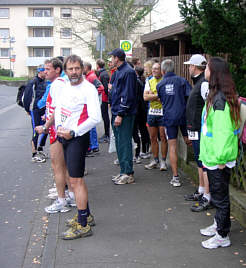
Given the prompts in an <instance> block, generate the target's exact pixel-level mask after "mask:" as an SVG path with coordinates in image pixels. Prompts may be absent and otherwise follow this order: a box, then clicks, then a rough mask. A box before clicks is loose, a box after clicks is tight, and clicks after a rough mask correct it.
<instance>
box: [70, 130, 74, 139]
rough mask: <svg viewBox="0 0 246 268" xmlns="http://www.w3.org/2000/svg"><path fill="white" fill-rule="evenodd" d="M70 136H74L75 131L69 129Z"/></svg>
mask: <svg viewBox="0 0 246 268" xmlns="http://www.w3.org/2000/svg"><path fill="white" fill-rule="evenodd" d="M69 133H70V136H71V137H72V138H74V137H75V132H74V131H73V130H70V132H69Z"/></svg>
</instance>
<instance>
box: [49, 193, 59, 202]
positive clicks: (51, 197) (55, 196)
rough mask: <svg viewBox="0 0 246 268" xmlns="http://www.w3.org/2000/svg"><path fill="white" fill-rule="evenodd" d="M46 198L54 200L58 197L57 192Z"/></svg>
mask: <svg viewBox="0 0 246 268" xmlns="http://www.w3.org/2000/svg"><path fill="white" fill-rule="evenodd" d="M47 197H48V198H49V199H51V200H56V199H57V197H58V193H57V192H53V193H50V194H48V195H47Z"/></svg>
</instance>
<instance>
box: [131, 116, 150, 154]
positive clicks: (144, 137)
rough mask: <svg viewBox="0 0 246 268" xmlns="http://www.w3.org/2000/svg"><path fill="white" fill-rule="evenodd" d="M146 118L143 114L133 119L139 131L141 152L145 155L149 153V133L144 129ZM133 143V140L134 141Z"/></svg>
mask: <svg viewBox="0 0 246 268" xmlns="http://www.w3.org/2000/svg"><path fill="white" fill-rule="evenodd" d="M146 122H147V117H146V116H145V115H143V114H141V115H137V116H136V119H135V125H136V128H137V129H139V131H140V134H141V142H142V152H143V153H147V152H148V151H149V145H150V138H149V132H148V129H147V127H146ZM134 142H135V140H134Z"/></svg>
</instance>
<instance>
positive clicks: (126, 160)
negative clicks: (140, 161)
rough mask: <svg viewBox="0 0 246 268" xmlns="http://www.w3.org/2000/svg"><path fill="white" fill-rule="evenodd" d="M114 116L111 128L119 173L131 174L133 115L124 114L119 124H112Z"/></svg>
mask: <svg viewBox="0 0 246 268" xmlns="http://www.w3.org/2000/svg"><path fill="white" fill-rule="evenodd" d="M115 117H116V116H114V115H113V116H112V129H113V132H114V136H115V147H116V152H117V156H118V159H119V163H120V174H128V175H130V174H133V163H132V133H133V125H134V119H135V116H134V115H127V116H124V117H123V119H122V123H121V125H120V126H118V127H115V126H114V120H115Z"/></svg>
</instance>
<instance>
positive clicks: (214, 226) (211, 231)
mask: <svg viewBox="0 0 246 268" xmlns="http://www.w3.org/2000/svg"><path fill="white" fill-rule="evenodd" d="M216 230H217V223H216V221H215V219H214V223H213V224H212V225H210V226H208V227H207V228H204V229H200V233H201V234H202V235H205V236H214V235H215V234H216Z"/></svg>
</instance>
